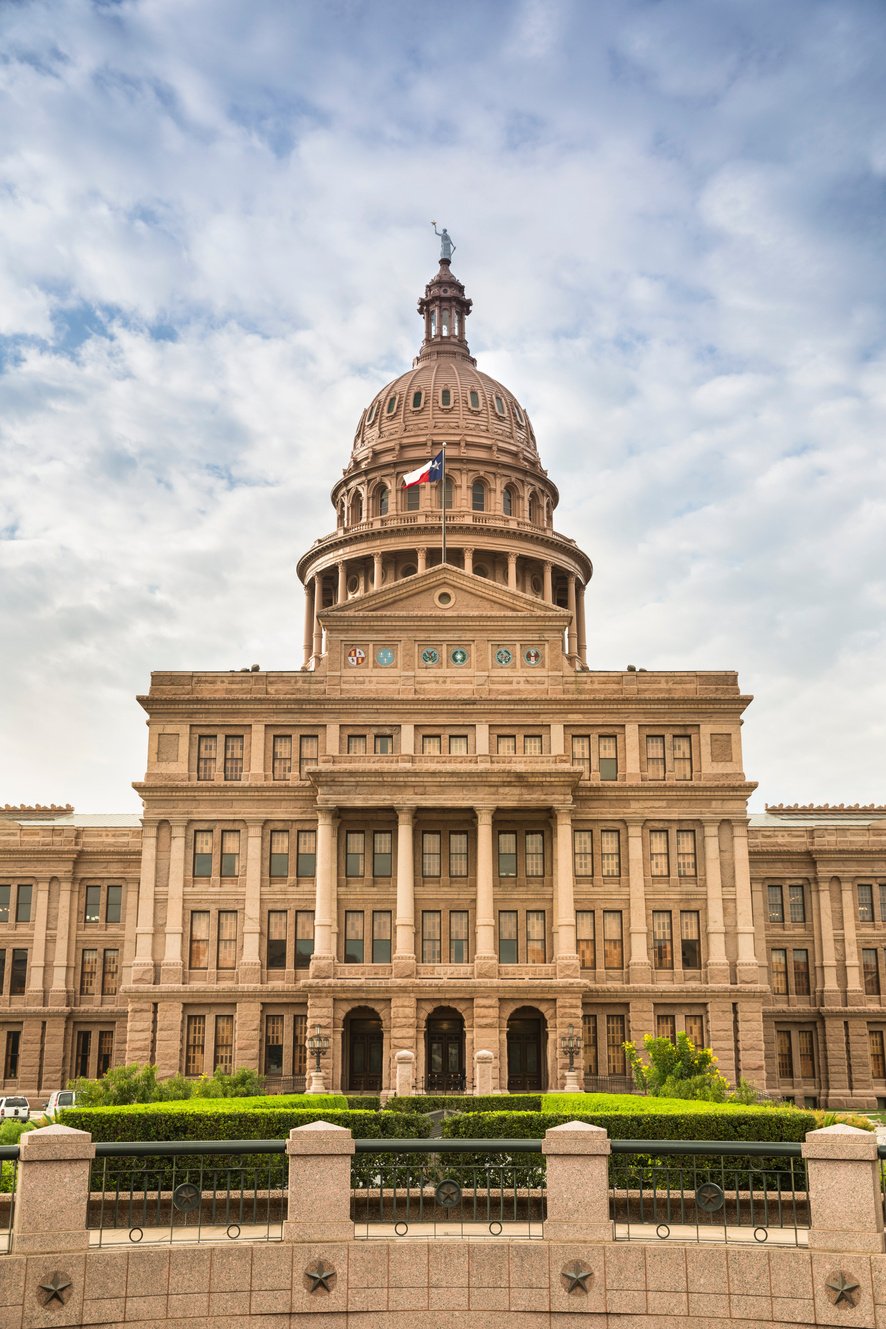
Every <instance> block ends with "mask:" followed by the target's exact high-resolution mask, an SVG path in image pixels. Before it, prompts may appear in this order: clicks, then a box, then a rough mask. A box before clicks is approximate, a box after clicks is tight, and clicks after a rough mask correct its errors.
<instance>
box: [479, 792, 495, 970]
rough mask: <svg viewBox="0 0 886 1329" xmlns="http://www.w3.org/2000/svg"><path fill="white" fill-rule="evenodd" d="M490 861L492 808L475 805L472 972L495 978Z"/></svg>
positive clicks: (491, 859)
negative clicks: (475, 835) (475, 921)
mask: <svg viewBox="0 0 886 1329" xmlns="http://www.w3.org/2000/svg"><path fill="white" fill-rule="evenodd" d="M492 865H493V858H492V808H477V937H476V947H475V958H474V972H475V973H476V975H477V977H478V978H494V977H495V976H496V974H497V972H498V962H497V959H496V954H495V910H494V888H493V882H494V877H493V866H492Z"/></svg>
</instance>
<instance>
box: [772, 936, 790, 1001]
mask: <svg viewBox="0 0 886 1329" xmlns="http://www.w3.org/2000/svg"><path fill="white" fill-rule="evenodd" d="M769 963H770V970H769V981H770V984H771V987H772V991H773V992H775V993H777V994H778V995H779V996H782V997H783V996H786V995H787V991H788V953H787V951H786V950H783V949H781V948H780V947H779V948H777V949H776V950H774V951H771V952H770V960H769Z"/></svg>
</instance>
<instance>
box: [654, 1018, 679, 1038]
mask: <svg viewBox="0 0 886 1329" xmlns="http://www.w3.org/2000/svg"><path fill="white" fill-rule="evenodd" d="M655 1037H656V1038H669V1039H670V1041H671V1042H672V1043H676V1041H677V1017H676V1016H675V1015H656V1017H655Z"/></svg>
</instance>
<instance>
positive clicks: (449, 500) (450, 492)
mask: <svg viewBox="0 0 886 1329" xmlns="http://www.w3.org/2000/svg"><path fill="white" fill-rule="evenodd" d="M445 490H446V493H445V497H444V506H445V507H446V510H447V512H448V511H449V509H450V508H451V507H452V504H453V501H454V499H455V484H454V483H453V480H452V476H451V475H447V477H446V484H445Z"/></svg>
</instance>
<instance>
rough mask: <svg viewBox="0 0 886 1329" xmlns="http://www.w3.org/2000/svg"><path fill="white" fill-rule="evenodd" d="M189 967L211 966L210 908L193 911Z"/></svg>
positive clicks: (201, 967) (203, 967) (202, 967)
mask: <svg viewBox="0 0 886 1329" xmlns="http://www.w3.org/2000/svg"><path fill="white" fill-rule="evenodd" d="M188 968H189V969H208V968H209V910H208V909H194V910H192V911H191V940H190V947H189V950H188Z"/></svg>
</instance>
